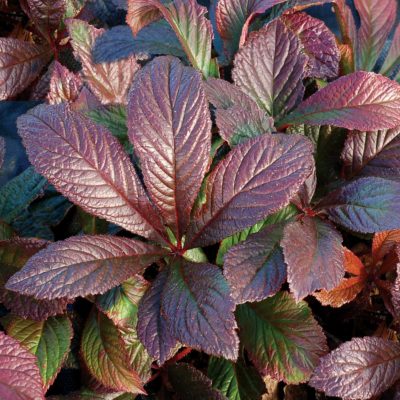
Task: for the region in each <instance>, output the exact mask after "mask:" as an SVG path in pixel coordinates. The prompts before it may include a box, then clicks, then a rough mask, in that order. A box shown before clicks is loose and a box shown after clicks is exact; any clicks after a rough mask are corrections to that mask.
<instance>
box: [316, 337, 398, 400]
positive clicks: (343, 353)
mask: <svg viewBox="0 0 400 400" xmlns="http://www.w3.org/2000/svg"><path fill="white" fill-rule="evenodd" d="M399 377H400V344H399V343H395V342H392V341H389V340H385V339H381V338H377V337H364V338H355V339H353V340H351V341H350V342H346V343H344V344H342V345H341V346H339V347H338V348H337V349H336V350H334V351H332V352H331V353H330V354H328V355H327V356H325V357H324V358H322V360H321V363H320V365H319V366H318V368H317V369H316V370H315V372H314V375H313V376H312V378H311V381H310V385H311V386H313V387H315V388H316V389H318V390H321V391H324V392H325V393H326V394H327V395H328V396H337V397H343V398H346V399H349V400H353V399H354V400H368V399H371V398H372V397H374V396H377V395H379V394H381V393H382V392H383V391H385V390H386V389H388V388H389V387H390V386H391V385H393V383H394V382H395V381H396V380H397V379H399Z"/></svg>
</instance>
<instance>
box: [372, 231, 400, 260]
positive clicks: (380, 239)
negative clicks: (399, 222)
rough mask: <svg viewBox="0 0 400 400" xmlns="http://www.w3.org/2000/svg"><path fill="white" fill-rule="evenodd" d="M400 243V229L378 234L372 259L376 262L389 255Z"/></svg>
mask: <svg viewBox="0 0 400 400" xmlns="http://www.w3.org/2000/svg"><path fill="white" fill-rule="evenodd" d="M397 243H400V229H394V230H391V231H383V232H379V233H376V234H375V235H374V239H373V241H372V257H373V259H374V261H375V262H378V261H380V260H382V259H383V258H384V257H385V256H386V255H388V254H389V253H390V252H391V251H392V250H393V248H394V247H395V246H396V244H397Z"/></svg>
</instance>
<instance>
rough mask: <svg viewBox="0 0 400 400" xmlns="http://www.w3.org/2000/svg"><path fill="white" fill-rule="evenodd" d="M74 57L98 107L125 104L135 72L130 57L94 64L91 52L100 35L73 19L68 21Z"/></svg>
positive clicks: (136, 69) (134, 62)
mask: <svg viewBox="0 0 400 400" xmlns="http://www.w3.org/2000/svg"><path fill="white" fill-rule="evenodd" d="M68 30H69V34H70V36H71V39H72V43H71V44H72V47H73V49H74V54H75V56H76V57H77V58H78V59H79V61H80V62H81V64H82V72H83V77H84V80H85V82H86V83H87V84H88V86H89V87H90V89H91V90H92V91H93V93H94V94H95V95H96V96H97V97H98V99H99V100H100V101H101V102H102V104H109V103H122V104H126V101H127V100H126V98H127V94H128V91H129V88H130V86H131V84H132V81H133V77H134V75H135V74H136V72H137V71H138V70H139V64H138V63H137V62H136V58H135V57H134V56H129V57H128V58H126V59H124V60H120V61H115V62H110V63H101V64H94V63H93V60H92V49H93V46H94V44H95V41H96V39H97V38H98V37H99V36H101V35H102V34H103V33H104V30H103V29H96V28H95V27H93V26H91V25H89V24H88V23H87V22H85V21H82V20H77V19H71V20H69V21H68Z"/></svg>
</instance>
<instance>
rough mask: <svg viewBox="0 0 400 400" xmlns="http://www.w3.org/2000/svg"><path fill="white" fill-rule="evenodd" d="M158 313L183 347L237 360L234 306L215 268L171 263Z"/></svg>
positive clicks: (208, 265)
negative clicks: (159, 312) (163, 317)
mask: <svg viewBox="0 0 400 400" xmlns="http://www.w3.org/2000/svg"><path fill="white" fill-rule="evenodd" d="M161 310H162V311H161V312H162V314H163V315H164V316H165V319H166V321H167V325H168V327H169V330H170V332H171V333H172V335H173V336H175V337H176V338H177V339H178V340H179V341H180V342H181V343H183V344H184V345H186V346H190V347H193V348H195V349H198V350H200V351H204V352H206V353H207V354H212V355H216V356H221V357H225V358H227V359H229V360H236V359H237V357H238V349H239V340H238V338H237V335H236V332H235V329H236V321H235V317H234V314H233V311H234V310H235V303H234V302H233V301H232V298H231V296H230V294H229V286H228V284H227V282H226V281H225V278H224V277H223V275H222V272H221V271H220V269H219V268H218V267H217V266H215V265H212V264H203V263H202V264H200V263H196V264H195V263H191V262H189V261H186V260H184V259H183V258H182V259H174V260H172V265H171V266H170V267H169V274H168V278H167V282H166V283H165V286H164V290H163V293H162V301H161Z"/></svg>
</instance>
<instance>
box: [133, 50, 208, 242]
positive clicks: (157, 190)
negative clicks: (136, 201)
mask: <svg viewBox="0 0 400 400" xmlns="http://www.w3.org/2000/svg"><path fill="white" fill-rule="evenodd" d="M128 129H129V137H130V139H131V142H132V143H134V145H135V152H136V154H137V155H138V156H139V158H140V161H141V166H142V171H143V175H144V180H145V183H146V188H147V190H148V192H149V195H150V197H151V198H152V200H153V202H154V203H155V205H156V206H157V208H158V209H159V211H160V214H161V215H162V217H163V220H164V221H165V223H166V224H167V225H168V226H169V227H171V229H172V230H173V232H174V234H175V236H176V237H177V238H178V239H180V238H181V236H182V235H183V234H184V233H185V231H186V228H187V226H188V224H189V218H190V212H191V209H192V207H193V204H194V201H195V200H196V197H197V194H198V192H199V190H200V186H201V183H202V181H203V177H204V175H205V173H206V170H207V168H208V159H209V154H210V149H211V120H210V116H209V110H208V104H207V100H206V98H205V94H204V92H203V90H202V84H201V75H200V74H198V73H197V72H196V71H194V70H193V69H192V68H189V67H184V66H183V65H182V64H181V62H180V61H179V60H178V59H176V58H172V57H158V58H156V59H155V60H154V61H153V62H151V63H150V64H148V65H146V67H145V68H143V69H142V71H141V72H140V73H139V74H138V76H137V78H136V80H135V83H134V85H133V87H132V90H131V92H130V95H129V106H128Z"/></svg>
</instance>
